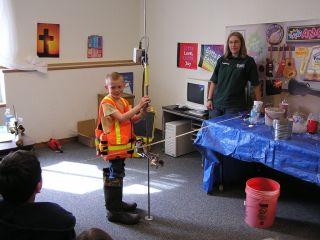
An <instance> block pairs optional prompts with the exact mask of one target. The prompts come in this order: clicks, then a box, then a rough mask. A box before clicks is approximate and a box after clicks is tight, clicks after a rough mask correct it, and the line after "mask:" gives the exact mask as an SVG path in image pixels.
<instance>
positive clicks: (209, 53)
mask: <svg viewBox="0 0 320 240" xmlns="http://www.w3.org/2000/svg"><path fill="white" fill-rule="evenodd" d="M223 51H224V49H223V45H207V44H202V45H201V54H200V60H199V64H198V66H199V67H201V68H203V69H205V70H207V71H209V72H213V70H214V68H215V67H216V64H217V61H218V59H219V58H220V57H221V56H222V55H223Z"/></svg>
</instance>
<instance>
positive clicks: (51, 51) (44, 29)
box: [37, 23, 60, 58]
mask: <svg viewBox="0 0 320 240" xmlns="http://www.w3.org/2000/svg"><path fill="white" fill-rule="evenodd" d="M59 30H60V25H59V24H51V23H38V24H37V55H38V57H53V58H58V57H59V41H60V31H59Z"/></svg>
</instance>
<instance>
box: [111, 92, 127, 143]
mask: <svg viewBox="0 0 320 240" xmlns="http://www.w3.org/2000/svg"><path fill="white" fill-rule="evenodd" d="M107 98H108V99H109V100H110V101H111V102H112V103H113V104H114V105H115V106H116V105H117V104H116V102H115V101H114V100H113V99H112V98H111V97H107ZM120 99H121V101H122V104H123V105H124V107H128V106H127V104H126V102H125V101H124V100H123V99H122V98H120ZM114 128H115V133H116V144H121V129H120V123H119V120H117V119H114Z"/></svg>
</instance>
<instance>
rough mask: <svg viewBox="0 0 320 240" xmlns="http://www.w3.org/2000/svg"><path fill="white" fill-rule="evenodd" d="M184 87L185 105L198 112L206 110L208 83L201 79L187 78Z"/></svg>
mask: <svg viewBox="0 0 320 240" xmlns="http://www.w3.org/2000/svg"><path fill="white" fill-rule="evenodd" d="M185 86H186V89H185V94H186V95H185V99H186V101H185V105H186V106H187V107H188V108H191V109H194V110H198V111H205V110H207V97H208V86H209V81H208V80H203V79H193V78H188V79H187V80H186V84H185Z"/></svg>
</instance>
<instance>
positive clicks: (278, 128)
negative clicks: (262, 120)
mask: <svg viewBox="0 0 320 240" xmlns="http://www.w3.org/2000/svg"><path fill="white" fill-rule="evenodd" d="M292 124H293V122H292V121H290V120H288V119H280V120H279V119H274V120H273V128H274V140H288V139H290V138H291V134H292Z"/></svg>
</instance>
